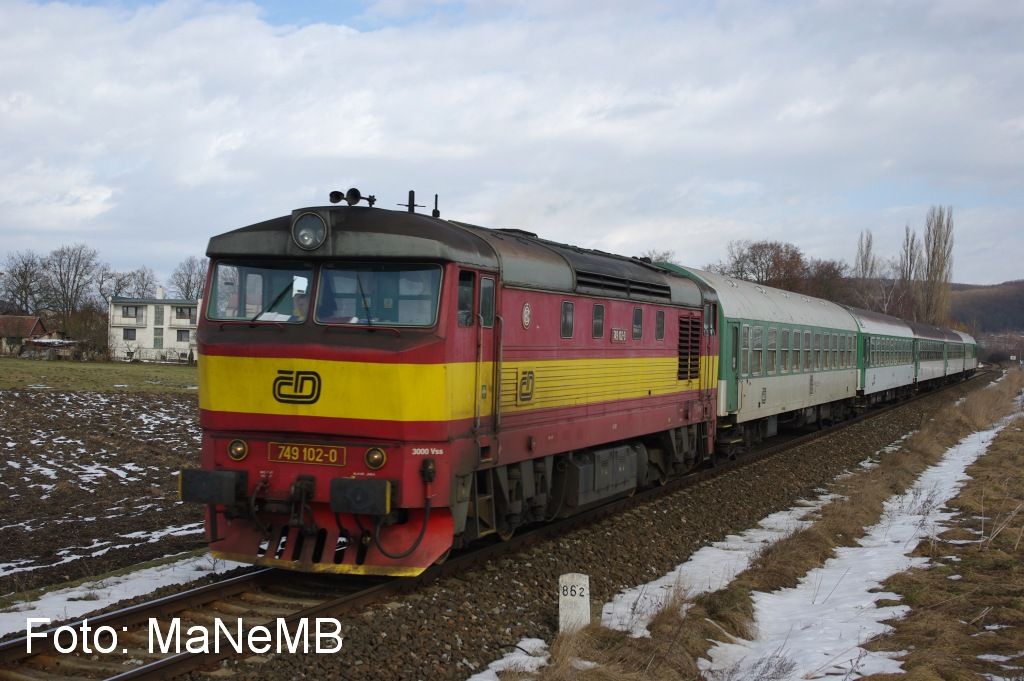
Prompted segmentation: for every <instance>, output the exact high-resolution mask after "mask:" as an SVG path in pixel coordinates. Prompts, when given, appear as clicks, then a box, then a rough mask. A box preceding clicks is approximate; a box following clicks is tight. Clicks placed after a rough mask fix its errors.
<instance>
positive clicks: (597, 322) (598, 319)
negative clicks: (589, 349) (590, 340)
mask: <svg viewBox="0 0 1024 681" xmlns="http://www.w3.org/2000/svg"><path fill="white" fill-rule="evenodd" d="M591 326H592V328H591V331H590V335H591V336H593V337H594V338H603V337H604V305H594V319H593V322H592V325H591Z"/></svg>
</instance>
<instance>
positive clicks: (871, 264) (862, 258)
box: [851, 229, 878, 279]
mask: <svg viewBox="0 0 1024 681" xmlns="http://www.w3.org/2000/svg"><path fill="white" fill-rule="evenodd" d="M874 242H875V239H874V237H873V236H872V235H871V230H870V229H865V230H862V231H861V233H860V236H859V237H858V238H857V257H856V259H855V260H854V261H853V272H852V273H851V274H852V276H853V278H854V279H874V278H875V277H877V276H878V257H877V256H876V255H875V251H874Z"/></svg>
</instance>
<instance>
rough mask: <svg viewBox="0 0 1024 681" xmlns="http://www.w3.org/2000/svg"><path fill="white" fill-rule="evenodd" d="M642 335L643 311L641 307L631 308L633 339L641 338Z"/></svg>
mask: <svg viewBox="0 0 1024 681" xmlns="http://www.w3.org/2000/svg"><path fill="white" fill-rule="evenodd" d="M643 335H644V311H643V308H639V307H634V308H633V340H637V339H638V338H643Z"/></svg>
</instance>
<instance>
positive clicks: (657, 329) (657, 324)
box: [654, 310, 665, 340]
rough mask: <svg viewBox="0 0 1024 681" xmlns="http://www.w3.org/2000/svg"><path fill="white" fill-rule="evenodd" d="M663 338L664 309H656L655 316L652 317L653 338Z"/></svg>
mask: <svg viewBox="0 0 1024 681" xmlns="http://www.w3.org/2000/svg"><path fill="white" fill-rule="evenodd" d="M664 338H665V311H664V310H658V314H657V316H656V317H655V318H654V340H663V339H664Z"/></svg>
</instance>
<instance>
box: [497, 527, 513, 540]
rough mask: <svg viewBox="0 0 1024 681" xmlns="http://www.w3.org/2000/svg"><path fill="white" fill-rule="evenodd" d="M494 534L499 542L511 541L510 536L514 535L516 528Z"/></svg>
mask: <svg viewBox="0 0 1024 681" xmlns="http://www.w3.org/2000/svg"><path fill="white" fill-rule="evenodd" d="M496 532H497V534H498V539H500V540H501V541H511V540H512V535H514V534H515V533H516V528H514V527H510V528H506V529H504V530H496Z"/></svg>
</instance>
